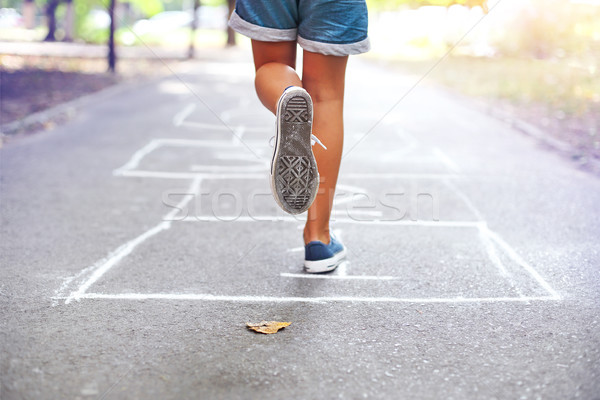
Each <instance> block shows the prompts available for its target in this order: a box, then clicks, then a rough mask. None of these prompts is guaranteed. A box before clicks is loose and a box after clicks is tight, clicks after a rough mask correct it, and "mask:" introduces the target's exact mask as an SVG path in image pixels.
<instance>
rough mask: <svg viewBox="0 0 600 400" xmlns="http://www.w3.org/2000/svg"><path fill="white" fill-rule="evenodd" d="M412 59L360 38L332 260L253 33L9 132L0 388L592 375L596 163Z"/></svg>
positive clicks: (193, 390) (522, 386)
mask: <svg viewBox="0 0 600 400" xmlns="http://www.w3.org/2000/svg"><path fill="white" fill-rule="evenodd" d="M232 54H233V55H232ZM439 68H443V64H441V65H440V66H439ZM425 72H426V71H424V73H425ZM420 79H421V76H407V75H402V74H399V73H398V72H397V71H393V70H391V69H389V68H387V67H385V66H381V65H378V64H376V63H374V62H372V61H370V60H369V59H366V58H362V57H354V58H351V60H350V63H349V67H348V79H347V82H348V83H347V91H346V116H345V126H346V136H345V148H344V158H343V161H342V169H341V175H340V180H339V186H338V192H337V195H336V200H335V206H334V209H335V213H334V218H333V219H334V222H333V227H334V229H335V230H336V232H337V234H338V236H340V237H341V239H342V240H343V241H344V243H345V244H346V246H347V248H348V262H347V263H345V264H344V265H342V266H341V267H340V268H338V270H336V271H335V272H334V273H332V274H328V275H316V276H315V275H307V274H305V273H303V271H302V262H303V247H302V234H301V233H302V226H303V221H302V220H303V218H304V217H303V216H298V217H293V216H289V215H286V214H284V213H283V212H282V211H280V210H278V208H277V206H276V204H275V202H274V201H273V199H272V198H271V197H270V195H269V183H268V168H269V161H270V157H271V151H272V150H271V147H270V146H269V139H270V137H271V136H273V134H274V127H275V125H274V124H275V121H274V117H273V116H272V115H270V114H269V112H267V111H266V110H264V109H263V107H262V106H261V105H260V103H259V101H258V100H257V98H256V95H255V93H254V89H253V67H252V64H251V61H250V58H249V54H247V53H245V52H243V51H242V52H240V51H234V53H229V54H227V56H223V57H214V56H213V57H210V58H209V59H206V60H196V61H193V62H189V63H186V64H183V65H180V66H178V67H177V69H176V70H173V71H172V73H170V74H169V75H168V76H166V77H164V78H161V79H157V80H154V81H151V82H145V83H138V84H135V85H123V86H120V87H118V88H116V89H114V88H113V89H111V91H110V92H107V93H108V94H104V95H100V96H98V98H97V100H96V101H90V100H89V99H88V101H86V103H85V104H83V105H81V106H80V107H79V108H78V109H77V113H76V115H75V117H73V118H72V119H71V120H70V121H69V122H67V123H65V124H63V125H61V126H58V127H56V128H55V129H54V130H52V131H50V132H44V133H39V134H34V135H30V136H26V137H20V138H16V139H14V140H11V141H9V142H8V143H7V144H5V145H4V147H3V148H2V149H0V157H1V161H0V162H1V164H0V166H1V181H0V184H1V204H0V207H1V218H2V221H1V228H0V229H1V234H2V239H1V240H0V251H1V261H2V267H1V270H0V271H1V279H0V296H1V297H0V301H1V302H2V307H1V309H0V316H1V318H0V324H1V326H2V331H1V332H2V339H1V354H2V359H1V380H0V383H1V387H0V397H1V398H2V399H87V398H99V399H148V398H156V399H183V398H190V399H192V398H193V399H264V398H290V399H338V398H339V399H364V398H370V399H403V398H411V399H412V398H423V399H439V398H444V399H542V398H543V399H567V398H569V399H570V398H582V399H597V398H600V395H599V393H600V329H599V323H598V320H599V319H600V315H599V310H600V301H599V300H600V290H599V289H600V287H599V286H600V285H599V283H600V274H599V272H598V271H599V266H600V255H599V246H598V243H599V242H600V212H599V204H600V180H599V179H598V178H597V177H595V176H593V175H591V174H588V173H585V172H582V171H579V170H577V169H576V168H575V167H574V166H573V164H572V163H570V162H569V161H568V160H565V159H563V158H562V157H561V156H559V155H557V154H554V153H553V152H552V151H549V150H548V149H546V148H544V146H542V145H540V143H539V142H537V141H536V140H534V139H533V138H530V137H527V136H524V135H522V134H521V133H519V132H516V131H515V130H513V129H512V128H511V126H509V125H507V124H506V123H504V122H502V121H499V120H496V119H494V118H492V117H491V116H489V115H487V114H485V113H483V112H482V111H481V109H480V108H477V107H474V106H473V104H472V103H470V102H469V101H467V100H465V99H462V98H460V97H459V96H456V95H453V94H450V93H448V92H445V91H443V90H441V89H439V88H436V87H434V86H432V85H430V84H428V81H427V80H424V81H422V82H420ZM418 82H420V83H418ZM417 83H418V84H417ZM316 134H317V136H318V132H316ZM261 320H276V321H288V322H291V323H292V324H291V325H290V326H289V327H287V328H285V329H283V330H282V331H280V332H279V333H277V334H275V335H261V334H257V333H253V332H250V331H249V330H247V329H246V327H245V324H246V322H259V321H261Z"/></svg>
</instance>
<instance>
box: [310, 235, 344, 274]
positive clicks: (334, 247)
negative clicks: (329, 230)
mask: <svg viewBox="0 0 600 400" xmlns="http://www.w3.org/2000/svg"><path fill="white" fill-rule="evenodd" d="M345 258H346V248H345V247H344V245H343V244H342V243H341V242H340V241H339V240H337V239H336V238H335V237H333V236H331V239H330V240H329V244H325V243H323V242H320V241H313V242H309V243H308V244H307V245H306V246H304V270H305V271H306V272H309V273H312V274H316V273H319V272H329V271H333V270H334V269H336V268H337V267H338V265H340V264H341V262H342V261H343V260H344V259H345Z"/></svg>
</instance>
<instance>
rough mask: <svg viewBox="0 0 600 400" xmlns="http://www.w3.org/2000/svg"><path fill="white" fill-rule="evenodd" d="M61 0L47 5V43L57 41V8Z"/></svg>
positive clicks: (49, 1) (51, 0)
mask: <svg viewBox="0 0 600 400" xmlns="http://www.w3.org/2000/svg"><path fill="white" fill-rule="evenodd" d="M58 3H59V0H48V2H47V3H46V23H47V24H48V34H47V35H46V38H45V39H44V41H45V42H54V41H56V37H55V34H56V8H57V7H58Z"/></svg>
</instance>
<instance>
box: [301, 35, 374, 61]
mask: <svg viewBox="0 0 600 400" xmlns="http://www.w3.org/2000/svg"><path fill="white" fill-rule="evenodd" d="M298 44H299V45H300V46H301V47H302V48H303V49H304V50H308V51H311V52H313V53H319V54H323V55H326V56H350V55H355V54H362V53H366V52H367V51H369V50H370V49H371V42H370V41H369V38H368V37H367V38H365V39H363V40H361V41H359V42H355V43H324V42H316V41H314V40H308V39H305V38H303V37H302V36H298Z"/></svg>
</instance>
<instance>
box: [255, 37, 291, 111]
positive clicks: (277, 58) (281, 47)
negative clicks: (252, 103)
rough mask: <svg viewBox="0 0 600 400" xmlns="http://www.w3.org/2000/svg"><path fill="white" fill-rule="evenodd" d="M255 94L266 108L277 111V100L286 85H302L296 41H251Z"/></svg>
mask: <svg viewBox="0 0 600 400" xmlns="http://www.w3.org/2000/svg"><path fill="white" fill-rule="evenodd" d="M252 52H253V54H254V67H255V68H256V78H255V79H254V85H255V87H256V94H258V98H259V99H260V101H261V102H262V103H263V105H264V106H265V107H267V109H268V110H270V111H271V112H272V113H273V114H275V113H276V111H277V101H278V100H279V97H281V94H282V93H283V91H284V90H285V88H286V87H288V86H300V87H302V81H301V80H300V77H299V76H298V74H297V73H296V70H295V69H294V68H295V67H296V42H259V41H257V40H253V41H252Z"/></svg>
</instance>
